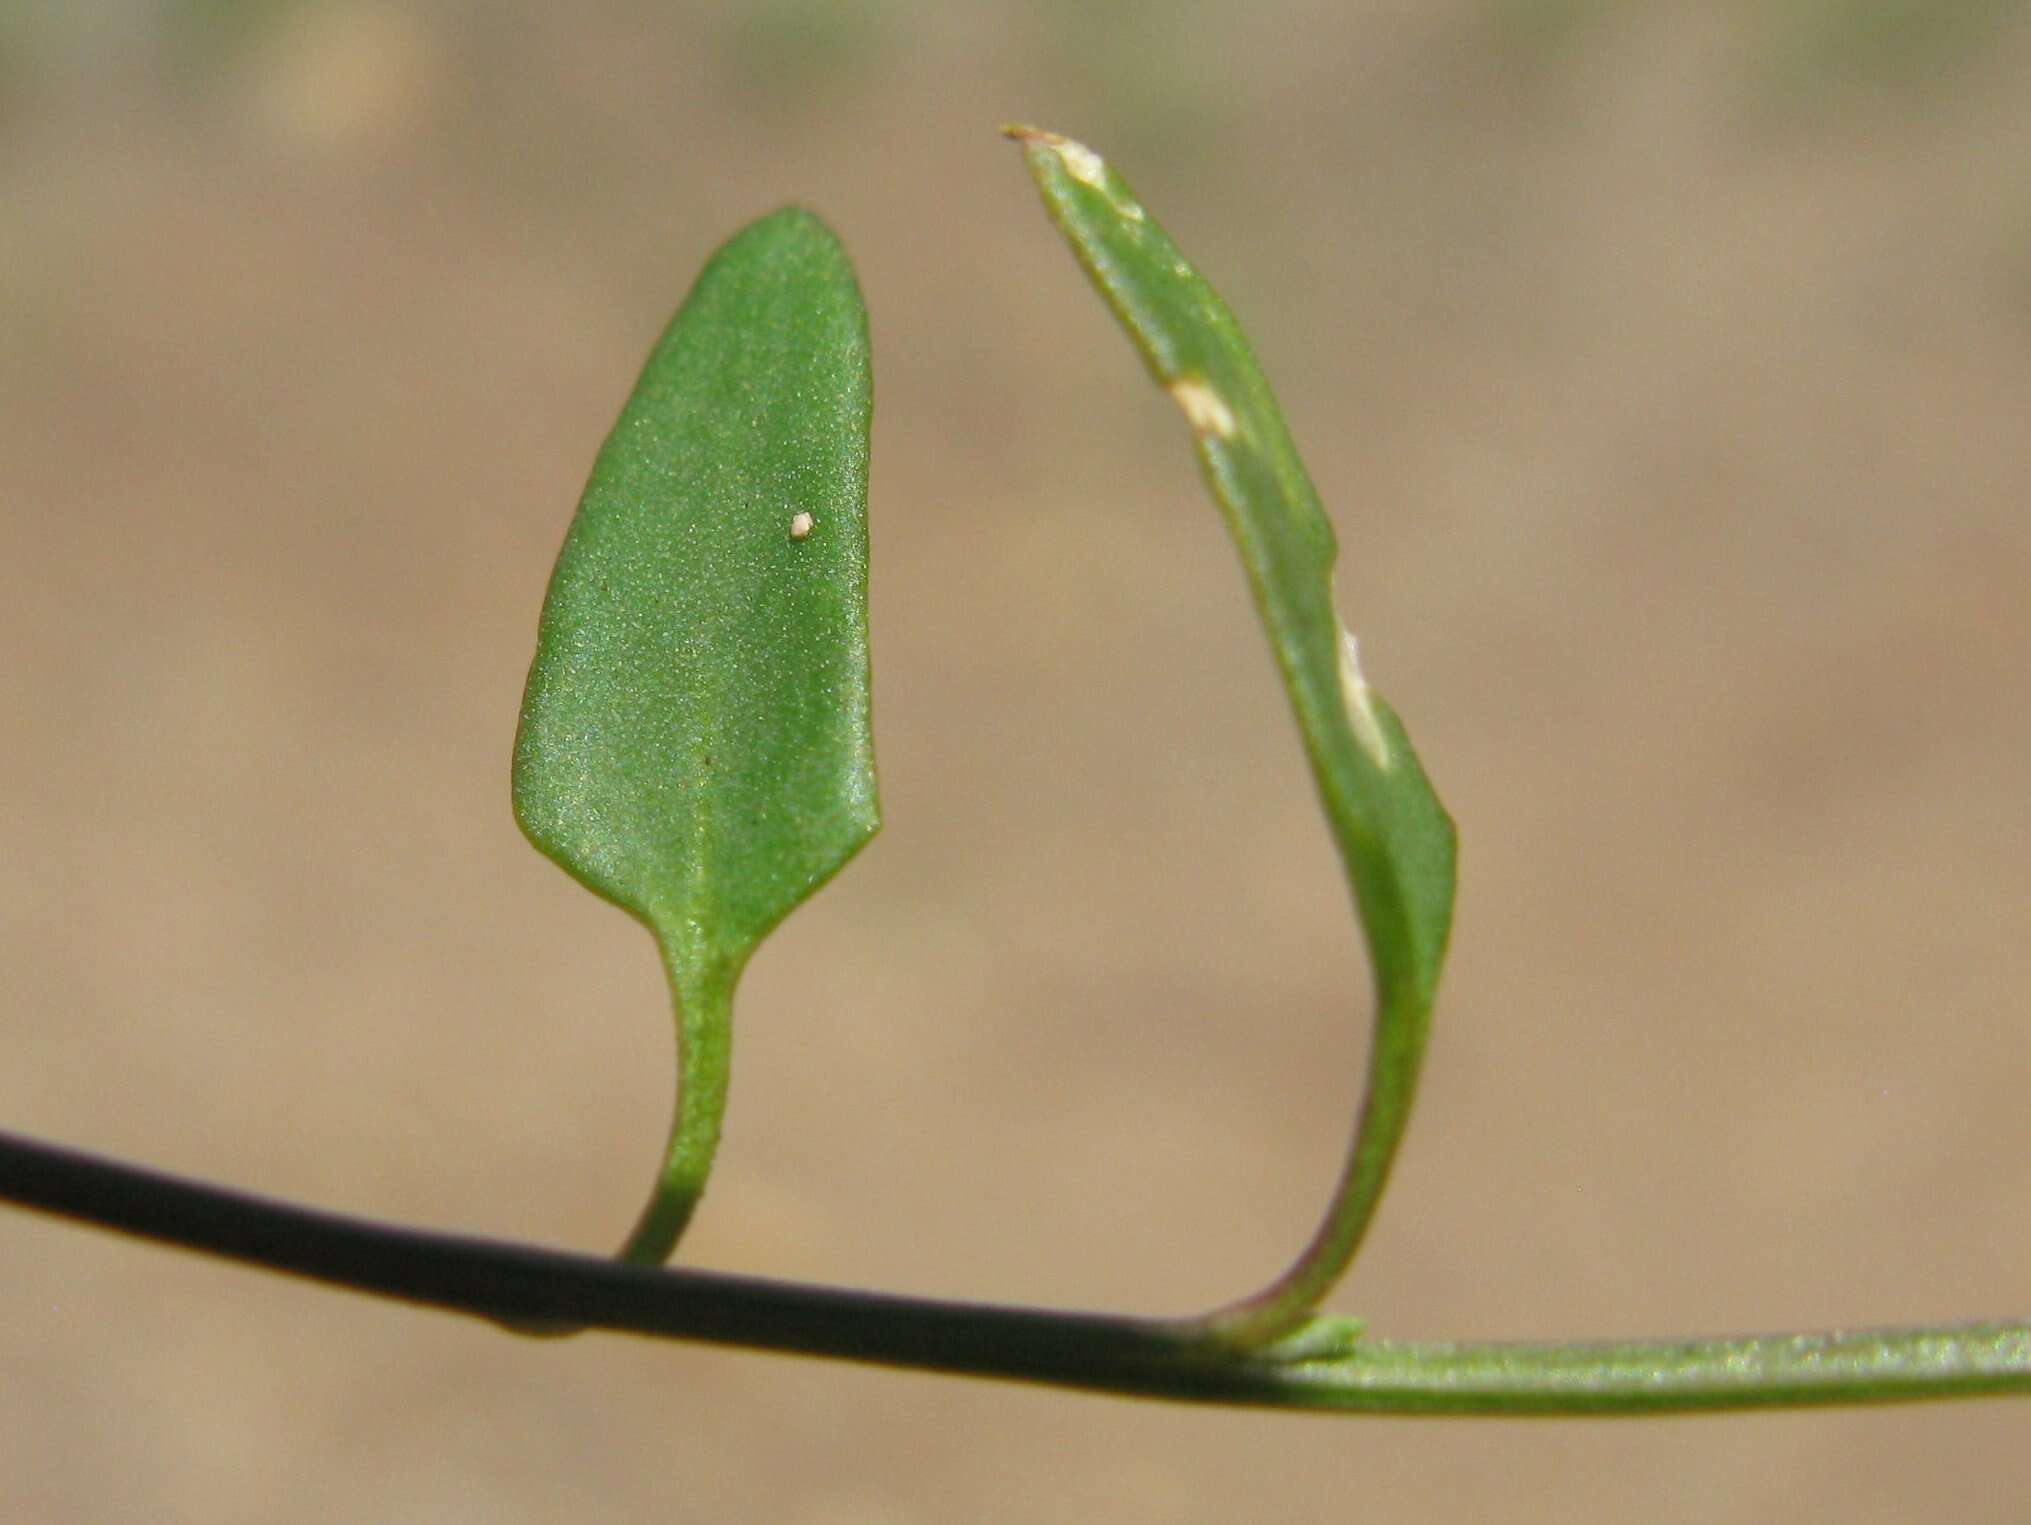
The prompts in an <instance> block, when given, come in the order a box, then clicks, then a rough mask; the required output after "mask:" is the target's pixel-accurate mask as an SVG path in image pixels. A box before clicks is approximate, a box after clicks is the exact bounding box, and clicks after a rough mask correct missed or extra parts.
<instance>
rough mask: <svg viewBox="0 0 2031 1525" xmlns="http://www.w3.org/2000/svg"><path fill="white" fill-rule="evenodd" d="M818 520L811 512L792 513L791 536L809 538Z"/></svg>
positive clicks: (793, 537)
mask: <svg viewBox="0 0 2031 1525" xmlns="http://www.w3.org/2000/svg"><path fill="white" fill-rule="evenodd" d="M817 522H818V521H817V520H816V519H814V518H812V517H811V516H810V515H809V514H792V515H791V516H790V538H791V539H792V540H805V539H809V538H810V535H811V528H812V526H813V525H815V524H816V523H817Z"/></svg>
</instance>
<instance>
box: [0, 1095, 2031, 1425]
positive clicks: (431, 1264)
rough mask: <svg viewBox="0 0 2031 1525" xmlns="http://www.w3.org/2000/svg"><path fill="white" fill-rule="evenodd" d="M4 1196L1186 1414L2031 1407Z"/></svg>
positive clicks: (577, 1307)
mask: <svg viewBox="0 0 2031 1525" xmlns="http://www.w3.org/2000/svg"><path fill="white" fill-rule="evenodd" d="M0 1199H5V1200H9V1201H13V1202H16V1203H19V1204H21V1205H23V1206H26V1207H33V1208H38V1209H40V1210H42V1211H45V1212H50V1213H55V1214H59V1215H62V1216H65V1217H69V1218H73V1219H78V1220H81V1221H84V1222H87V1223H93V1224H97V1225H99V1226H101V1227H104V1228H110V1229H115V1230H118V1231H120V1232H123V1233H128V1234H134V1235H137V1236H139V1237H142V1238H146V1239H152V1240H156V1241H159V1242H163V1243H168V1244H176V1245H181V1246H183V1247H184V1248H186V1249H193V1250H198V1251H201V1252H203V1253H206V1254H211V1255H218V1256H221V1257H224V1258H226V1259H230V1260H237V1261H240V1262H243V1263H246V1264H250V1265H258V1266H264V1267H266V1268H268V1269H270V1270H275V1271H282V1272H287V1273H290V1274H293V1275H297V1276H304V1277H308V1278H311V1279H313V1280H316V1281H321V1282H324V1283H327V1284H331V1285H336V1286H343V1287H349V1288H352V1289H354V1290H356V1291H360V1292H367V1293H372V1294H376V1295H379V1296H382V1297H388V1298H394V1299H398V1300H401V1301H405V1302H410V1303H416V1304H422V1305H425V1306H429V1307H435V1308H443V1309H448V1310H451V1311H455V1312H459V1313H467V1314H473V1315H476V1316H479V1317H483V1318H490V1319H494V1320H497V1321H503V1320H505V1321H512V1322H517V1323H536V1324H542V1323H554V1324H577V1325H585V1326H588V1327H593V1328H600V1329H609V1330H614V1331H618V1332H624V1333H632V1334H644V1335H654V1336H661V1337H664V1338H671V1339H691V1340H704V1341H710V1342H712V1343H715V1344H720V1345H736V1346H743V1347H747V1348H752V1349H758V1350H773V1351H781V1352H786V1353H793V1354H799V1355H812V1356H829V1357H835V1358H841V1359H847V1360H857V1361H867V1362H874V1363H879V1364H882V1365H888V1366H900V1367H911V1368H916V1369H919V1370H925V1371H941V1372H950V1373H955V1374H963V1375H970V1376H980V1377H1001V1378H1010V1379H1014V1380H1019V1381H1029V1382H1043V1383H1052V1384H1056V1385H1059V1386H1065V1387H1075V1388H1084V1389H1088V1390H1093V1391H1102V1392H1110V1393H1120V1394H1132V1395H1139V1396H1144V1397H1158V1398H1169V1399H1177V1400H1182V1401H1190V1402H1204V1403H1230V1404H1251V1405H1260V1406H1269V1407H1282V1408H1299V1409H1321V1410H1338V1411H1345V1412H1364V1413H1394V1414H1441V1413H1450V1414H1508V1415H1524V1414H1654V1413H1666V1412H1685V1411H1691V1410H1715V1409H1739V1408H1757V1407H1773V1406H1782V1405H1806V1404H1815V1405H1823V1404H1852V1403H1872V1402H1892V1401H1900V1400H1913V1399H1924V1398H1946V1397H1970V1396H1976V1395H1980V1394H1994V1393H2031V1324H2027V1323H2021V1322H2012V1323H1993V1324H1970V1325H1961V1326H1949V1327H1943V1328H1926V1329H1882V1330H1865V1331H1859V1332H1845V1333H1831V1334H1798V1335H1765V1336H1753V1337H1749V1338H1744V1339H1726V1340H1691V1341H1635V1342H1629V1343H1619V1344H1572V1345H1504V1344H1464V1345H1455V1344H1422V1343H1408V1342H1399V1341H1394V1340H1370V1341H1361V1342H1358V1343H1357V1344H1355V1345H1353V1346H1352V1347H1351V1348H1349V1349H1347V1350H1346V1351H1345V1352H1344V1353H1337V1354H1334V1355H1332V1356H1331V1357H1328V1358H1322V1359H1299V1358H1297V1356H1296V1353H1295V1352H1296V1351H1297V1349H1298V1348H1299V1347H1298V1346H1296V1345H1293V1346H1291V1347H1284V1348H1285V1349H1286V1351H1287V1352H1288V1353H1287V1354H1286V1356H1285V1357H1284V1358H1281V1359H1280V1358H1279V1356H1278V1347H1270V1348H1269V1349H1267V1350H1263V1351H1258V1352H1240V1351H1235V1350H1233V1349H1231V1348H1228V1347H1225V1346H1222V1345H1217V1344H1210V1343H1208V1342H1207V1341H1206V1340H1205V1339H1204V1338H1203V1337H1199V1336H1196V1335H1195V1334H1194V1333H1193V1332H1192V1326H1190V1325H1181V1324H1170V1323H1163V1322H1158V1321H1153V1320H1147V1319H1136V1318H1119V1317H1111V1316H1107V1315H1102V1314H1092V1313H1062V1312H1054V1311H1049V1310H1043V1309H1027V1308H999V1307H991V1306H986V1305H980V1304H968V1303H952V1302H936V1301H929V1300H924V1299H916V1298H900V1297H888V1296H882V1295H876V1294H870V1293H862V1292H851V1291H846V1290H842V1289H838V1288H829V1287H809V1286H797V1285H793V1284H790V1283H784V1282H771V1281H762V1280H756V1279H752V1278H747V1277H736V1276H722V1275H717V1274H714V1273H710V1272H703V1271H660V1270H653V1269H650V1268H648V1267H644V1266H633V1265H622V1264H617V1263H615V1262H612V1261H607V1260H598V1259H592V1258H589V1257H586V1256H579V1255H564V1254H558V1253H555V1252H552V1251H548V1250H542V1249H536V1248H533V1247H527V1246H520V1245H510V1244H501V1243H495V1242H491V1241H487V1240H481V1239H472V1238H462V1237H457V1236H453V1235H447V1234H436V1233H425V1232H421V1231H417V1230H413V1229H401V1228H391V1227H388V1226H386V1225H382V1224H375V1223H369V1222H364V1221H361V1220H358V1219H353V1218H346V1217H340V1216H337V1215H334V1214H330V1213H322V1212H317V1211H313V1210H311V1209H308V1208H303V1207H297V1206H292V1205H288V1204H284V1203H278V1202H272V1201H265V1200H262V1199H259V1198H255V1197H249V1196H243V1195H240V1194H238V1193H234V1192H230V1191H225V1190H222V1189H220V1188H218V1187H215V1186H206V1185H202V1184H199V1183H196V1182H192V1181H187V1180H181V1179H178V1178H176V1177H173V1176H166V1175H161V1174H158V1173H156V1172H153V1171H147V1170H142V1169H138V1168H136V1167H134V1166H130V1165H124V1164H120V1163H117V1162H114V1161H109V1160H102V1159H96V1158H93V1157H91V1156H89V1155H84V1154H79V1153H76V1152H73V1151H70V1150H66V1149H59V1148H57V1147H55V1146H53V1145H49V1144H44V1143H39V1142H36V1141H33V1140H28V1139H22V1138H17V1137H14V1136H11V1135H8V1134H5V1133H0Z"/></svg>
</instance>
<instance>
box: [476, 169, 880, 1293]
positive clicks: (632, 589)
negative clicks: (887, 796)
mask: <svg viewBox="0 0 2031 1525" xmlns="http://www.w3.org/2000/svg"><path fill="white" fill-rule="evenodd" d="M872 395H873V394H872V383H871V380H870V375H869V369H868V346H867V317H866V313H865V311H864V309H863V308H862V306H861V301H860V292H859V289H858V287H857V286H856V285H855V283H854V278H853V270H852V267H851V265H850V264H849V263H848V262H847V258H846V254H845V251H844V250H843V249H841V248H840V246H839V243H838V241H837V240H836V239H835V238H834V237H833V236H832V234H831V233H830V232H829V231H828V230H827V229H826V227H825V226H824V224H822V223H821V222H819V221H818V219H817V218H815V217H813V216H812V215H811V214H809V213H808V212H804V211H800V210H797V209H795V208H791V209H786V210H784V211H780V212H777V213H775V214H774V215H773V216H770V217H765V218H763V219H762V220H761V221H759V222H756V223H754V224H752V225H751V226H749V227H748V228H746V229H745V230H743V231H742V232H741V233H739V234H738V235H736V236H735V237H734V238H733V239H731V240H729V241H728V242H727V243H726V244H725V245H724V246H723V247H722V248H721V249H720V250H719V252H718V253H716V254H715V255H714V256H713V257H712V259H711V261H710V262H709V263H708V264H707V265H706V267H705V269H704V271H703V273H702V274H700V276H699V277H698V282H697V284H696V285H695V286H694V287H693V288H692V291H691V295H690V296H689V297H688V298H687V299H686V301H685V303H684V307H683V310H682V311H680V312H679V313H678V314H677V316H676V318H675V320H674V321H672V323H671V324H670V327H669V329H668V330H667V331H666V332H665V333H664V335H663V337H662V340H661V341H660V342H659V343H658V344H657V346H656V348H655V351H654V353H652V354H651V355H650V357H649V361H648V364H647V365H646V366H645V367H644V368H643V370H642V375H641V379H640V380H639V381H638V382H637V383H636V385H635V390H634V393H633V395H632V396H630V397H629V398H628V401H627V405H626V406H625V407H624V408H623V409H622V410H621V416H620V420H619V422H618V423H616V424H615V425H614V429H613V432H612V434H610V435H609V436H608V437H607V441H606V445H605V447H604V448H603V449H602V450H601V451H600V454H599V459H598V461H597V462H596V463H595V464H594V466H593V471H592V479H591V481H590V482H588V483H587V485H586V489H585V496H584V498H583V499H582V500H581V501H580V503H579V506H578V514H577V517H576V518H574V519H573V521H572V524H571V530H570V533H569V535H568V536H567V537H566V538H565V542H564V549H563V552H562V553H561V554H560V555H559V557H558V560H557V568H556V571H555V572H554V574H553V575H552V577H551V582H550V591H549V595H548V597H547V598H546V599H545V601H544V605H543V619H542V625H541V628H540V630H539V632H538V635H537V643H536V659H535V663H534V665H533V666H532V667H531V668H530V671H529V685H528V690H527V693H526V695H525V697H524V699H523V703H522V722H521V730H520V733H519V735H518V736H517V738H516V742H515V765H514V799H515V816H516V819H517V820H518V821H519V822H520V823H521V826H522V829H523V831H524V832H526V833H527V834H528V836H529V840H530V841H531V842H533V843H534V844H535V845H536V846H537V848H539V849H540V850H541V851H542V852H543V853H545V854H546V855H548V856H549V857H551V858H553V859H555V860H556V862H558V863H559V864H560V865H562V866H563V867H564V869H565V870H566V871H567V872H569V873H570V874H571V875H572V876H573V877H574V878H576V879H578V880H579V881H580V882H581V883H583V884H585V885H586V886H587V887H588V888H590V889H592V890H594V891H596V892H597V893H598V894H600V895H603V896H605V897H606V898H607V899H608V900H611V901H613V902H614V903H615V904H616V905H618V906H621V907H622V908H623V909H625V910H627V911H630V912H632V913H633V914H634V915H635V916H637V917H639V918H640V919H641V920H642V921H643V922H645V923H646V924H647V925H648V927H649V929H650V931H652V932H653V933H654V934H655V936H656V940H657V942H658V943H659V945H660V946H661V949H662V953H663V962H664V966H665V968H666V970H667V972H668V974H669V978H670V984H671V989H672V993H673V995H674V997H675V999H676V1005H677V1012H678V1065H679V1081H680V1086H679V1093H678V1106H677V1109H676V1120H675V1123H674V1124H673V1127H672V1131H671V1140H670V1145H669V1148H668V1151H667V1155H666V1160H665V1165H664V1168H663V1171H662V1173H661V1176H660V1178H659V1180H658V1183H657V1187H656V1191H655V1194H654V1195H653V1197H652V1199H651V1201H650V1203H649V1206H648V1208H647V1209H646V1211H645V1212H644V1214H643V1218H642V1221H641V1223H640V1224H639V1225H638V1227H637V1228H636V1231H635V1233H634V1235H633V1237H632V1238H631V1239H630V1241H629V1243H628V1245H627V1247H626V1248H625V1249H624V1250H623V1254H624V1255H626V1256H627V1257H628V1258H630V1259H634V1260H641V1261H648V1262H660V1261H661V1260H663V1259H665V1258H666V1257H667V1256H668V1254H669V1252H670V1250H671V1249H673V1248H674V1247H675V1245H676V1242H677V1238H678V1236H679V1235H680V1234H681V1233H682V1231H683V1228H684V1225H685V1223H686V1222H687V1221H688V1219H689V1217H690V1214H691V1211H692V1208H693V1207H694V1205H695V1203H696V1201H697V1197H698V1194H699V1193H700V1192H701V1191H702V1190H703V1189H704V1185H705V1179H706V1176H707V1174H708V1172H709V1170H710V1167H711V1163H712V1156H713V1153H714V1150H715V1148H716V1146H717V1143H718V1138H719V1128H720V1117H721V1114H722V1111H723V1109H724V1105H725V1093H726V1074H727V1063H728V1054H729V1047H730V1010H731V1002H732V993H733V987H734V983H735V981H736V980H737V979H738V978H739V975H740V971H741V968H742V966H743V965H745V964H746V962H747V959H748V957H749V955H750V954H751V953H753V951H754V949H755V945H756V944H757V943H759V942H760V941H761V939H762V938H763V937H764V936H766V935H767V933H768V932H769V931H770V929H771V928H773V927H774V926H775V925H776V924H777V923H778V922H779V921H781V920H782V919H783V917H784V916H786V915H788V914H789V912H790V911H791V910H792V909H793V908H794V907H795V906H797V905H798V904H799V903H800V902H802V901H803V900H804V899H805V898H806V897H808V896H809V895H810V894H811V893H812V892H813V891H815V890H816V889H818V888H819V886H821V885H822V884H824V883H825V882H826V880H828V879H830V878H831V877H832V876H833V875H834V874H835V873H837V872H838V871H839V869H840V867H841V866H842V865H843V864H845V862H846V861H847V859H849V858H850V857H852V856H853V854H854V853H855V851H856V850H858V849H859V848H860V846H861V845H862V844H863V843H864V842H866V841H867V839H868V838H869V837H871V836H872V835H873V834H874V832H875V830H876V828H877V827H878V825H879V824H880V819H879V812H878V808H877V805H876V799H875V776H874V752H873V742H872V738H871V735H870V729H869V714H868V653H867V459H868V427H869V422H870V415H871V408H872Z"/></svg>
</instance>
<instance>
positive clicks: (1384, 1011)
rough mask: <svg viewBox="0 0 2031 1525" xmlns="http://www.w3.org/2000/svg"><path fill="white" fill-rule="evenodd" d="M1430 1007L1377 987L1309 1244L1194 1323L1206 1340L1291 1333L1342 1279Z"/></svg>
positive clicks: (1399, 1122)
mask: <svg viewBox="0 0 2031 1525" xmlns="http://www.w3.org/2000/svg"><path fill="white" fill-rule="evenodd" d="M1430 1013H1431V1000H1430V997H1429V996H1428V995H1425V994H1424V993H1422V992H1415V991H1414V992H1410V993H1408V994H1406V993H1404V992H1401V991H1393V990H1390V989H1388V988H1386V987H1385V986H1384V984H1383V982H1381V981H1379V980H1378V981H1377V989H1376V1015H1375V1025H1374V1029H1373V1035H1372V1037H1371V1039H1370V1042H1371V1044H1372V1048H1371V1050H1370V1053H1369V1057H1368V1084H1367V1090H1366V1092H1365V1094H1364V1095H1363V1096H1362V1098H1361V1109H1360V1112H1359V1114H1358V1118H1357V1121H1356V1123H1355V1127H1354V1138H1353V1141H1352V1142H1351V1143H1350V1144H1349V1145H1348V1149H1347V1162H1346V1164H1345V1166H1343V1167H1342V1169H1341V1174H1340V1181H1339V1184H1338V1185H1337V1186H1336V1187H1335V1188H1334V1191H1333V1198H1332V1200H1331V1201H1330V1202H1329V1203H1328V1204H1327V1205H1326V1211H1325V1213H1324V1215H1323V1216H1322V1217H1321V1218H1320V1220H1319V1226H1318V1228H1317V1229H1316V1230H1314V1231H1313V1234H1312V1238H1311V1241H1310V1243H1308V1244H1307V1245H1306V1246H1305V1247H1304V1249H1303V1250H1301V1251H1300V1252H1299V1253H1298V1256H1297V1258H1296V1259H1295V1260H1293V1261H1292V1262H1291V1264H1290V1266H1289V1267H1288V1268H1287V1269H1286V1270H1285V1271H1284V1272H1283V1274H1282V1275H1280V1276H1278V1277H1277V1279H1276V1280H1275V1281H1273V1282H1271V1283H1270V1284H1269V1285H1268V1286H1266V1287H1264V1288H1263V1289H1262V1290H1261V1291H1259V1292H1256V1293H1254V1294H1252V1295H1251V1296H1248V1297H1245V1298H1242V1299H1240V1300H1239V1301H1237V1302H1233V1303H1229V1304H1228V1305H1226V1306H1225V1307H1222V1308H1217V1309H1215V1310H1214V1311H1213V1312H1211V1313H1208V1314H1206V1315H1205V1316H1204V1317H1203V1318H1201V1319H1200V1320H1199V1321H1198V1327H1199V1328H1201V1329H1202V1330H1203V1331H1204V1332H1205V1333H1206V1334H1207V1335H1208V1336H1209V1337H1211V1338H1214V1339H1219V1340H1224V1341H1226V1342H1227V1343H1229V1344H1232V1345H1237V1346H1242V1347H1249V1346H1258V1345H1266V1344H1269V1343H1271V1342H1273V1341H1275V1340H1278V1339H1281V1338H1283V1337H1284V1336H1286V1335H1288V1334H1290V1333H1291V1332H1292V1331H1293V1330H1295V1329H1297V1328H1299V1327H1300V1326H1301V1325H1302V1324H1303V1323H1304V1322H1305V1320H1306V1318H1307V1317H1308V1316H1309V1315H1310V1313H1311V1311H1312V1310H1313V1309H1314V1308H1316V1307H1318V1305H1319V1304H1320V1302H1321V1301H1323V1300H1324V1299H1325V1297H1326V1295H1327V1294H1328V1293H1329V1292H1331V1291H1332V1290H1333V1288H1334V1287H1335V1286H1336V1285H1337V1284H1338V1283H1339V1281H1340V1278H1341V1277H1342V1276H1343V1275H1345V1274H1346V1270H1347V1267H1348V1266H1349V1265H1351V1264H1352V1263H1353V1260H1354V1255H1355V1252H1356V1251H1357V1250H1359V1249H1360V1248H1361V1241H1362V1240H1363V1239H1364V1238H1365V1237H1366V1236H1367V1233H1368V1228H1369V1225H1370V1224H1371V1223H1372V1222H1373V1221H1374V1218H1375V1210H1376V1208H1377V1207H1378V1206H1380V1205H1381V1202H1382V1192H1383V1188H1384V1187H1386V1186H1387V1185H1388V1184H1389V1169H1390V1166H1391V1165H1392V1164H1394V1163H1395V1160H1396V1153H1397V1149H1398V1148H1399V1147H1400V1146H1401V1145H1402V1143H1403V1135H1404V1130H1405V1129H1406V1128H1407V1127H1408V1126H1409V1123H1410V1111H1411V1103H1412V1102H1413V1101H1415V1100H1416V1097H1417V1079H1418V1070H1419V1068H1420V1067H1421V1066H1422V1064H1423V1063H1424V1052H1425V1044H1426V1040H1427V1038H1428V1037H1429V1035H1430V1032H1431V1021H1430Z"/></svg>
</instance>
